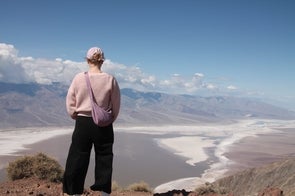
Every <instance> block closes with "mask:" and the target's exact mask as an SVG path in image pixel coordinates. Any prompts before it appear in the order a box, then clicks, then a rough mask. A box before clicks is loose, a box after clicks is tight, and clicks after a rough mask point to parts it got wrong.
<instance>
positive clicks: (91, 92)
mask: <svg viewBox="0 0 295 196" xmlns="http://www.w3.org/2000/svg"><path fill="white" fill-rule="evenodd" d="M84 74H85V79H86V84H87V88H88V93H89V97H90V100H91V103H92V104H93V103H95V99H94V94H93V91H92V89H91V84H90V79H89V75H88V72H84Z"/></svg>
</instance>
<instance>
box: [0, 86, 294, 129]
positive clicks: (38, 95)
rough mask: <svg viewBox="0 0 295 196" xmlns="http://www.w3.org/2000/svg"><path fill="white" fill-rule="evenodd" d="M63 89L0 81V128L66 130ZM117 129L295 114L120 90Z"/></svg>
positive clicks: (217, 99)
mask: <svg viewBox="0 0 295 196" xmlns="http://www.w3.org/2000/svg"><path fill="white" fill-rule="evenodd" d="M67 89H68V86H67V85H64V84H61V83H53V84H51V85H41V84H37V83H29V84H12V83H4V82H0V109H1V120H0V128H13V127H15V128H19V127H34V126H68V125H72V124H73V120H71V119H70V117H69V116H68V114H67V113H66V108H65V97H66V94H67ZM121 105H122V106H121V111H120V114H119V118H118V120H117V121H116V123H117V124H120V125H127V126H129V125H151V126H152V125H159V124H164V125H165V124H169V125H171V124H178V125H179V124H184V125H185V124H197V123H200V122H202V123H214V122H232V121H234V120H238V119H245V118H267V119H295V112H293V111H289V110H287V109H285V108H281V107H278V106H274V105H271V104H268V103H265V102H263V101H260V100H255V99H251V98H244V97H231V96H208V97H204V96H192V95H184V94H167V93H160V92H141V91H137V90H134V89H128V88H125V89H121Z"/></svg>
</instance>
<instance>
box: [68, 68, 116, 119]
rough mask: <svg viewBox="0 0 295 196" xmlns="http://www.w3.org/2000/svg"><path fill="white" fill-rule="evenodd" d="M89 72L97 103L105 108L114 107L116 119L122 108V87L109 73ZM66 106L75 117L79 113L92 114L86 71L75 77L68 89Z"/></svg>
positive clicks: (83, 114) (74, 117) (82, 114)
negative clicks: (120, 87)
mask: <svg viewBox="0 0 295 196" xmlns="http://www.w3.org/2000/svg"><path fill="white" fill-rule="evenodd" d="M88 74H89V77H90V83H91V88H92V91H93V93H94V96H95V100H96V102H97V104H98V105H99V106H101V107H103V108H105V109H107V108H112V110H113V115H114V120H115V119H116V118H117V117H118V114H119V110H120V89H119V85H118V83H117V81H116V79H115V78H114V77H113V76H111V75H109V74H107V73H91V72H89V73H88ZM66 106H67V112H68V114H69V115H70V116H71V117H72V118H73V119H76V116H77V115H81V116H91V102H90V97H89V94H88V89H87V84H86V80H85V74H84V72H83V73H78V74H77V75H76V76H75V77H74V79H73V81H72V84H71V86H70V87H69V90H68V94H67V98H66Z"/></svg>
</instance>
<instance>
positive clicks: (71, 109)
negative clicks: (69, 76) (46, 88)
mask: <svg viewBox="0 0 295 196" xmlns="http://www.w3.org/2000/svg"><path fill="white" fill-rule="evenodd" d="M66 108H67V112H68V114H69V115H70V116H71V118H72V119H76V117H77V113H76V110H77V108H76V95H75V79H74V80H73V81H72V83H71V85H70V87H69V89H68V93H67V97H66Z"/></svg>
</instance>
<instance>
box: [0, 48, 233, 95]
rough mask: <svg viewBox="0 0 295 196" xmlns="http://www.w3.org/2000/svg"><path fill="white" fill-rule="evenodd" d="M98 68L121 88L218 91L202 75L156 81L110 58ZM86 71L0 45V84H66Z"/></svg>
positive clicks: (79, 64) (68, 62)
mask: <svg viewBox="0 0 295 196" xmlns="http://www.w3.org/2000/svg"><path fill="white" fill-rule="evenodd" d="M102 69H103V71H105V72H107V73H110V74H112V75H114V76H115V77H116V78H117V80H118V82H119V84H120V87H121V88H133V89H137V90H142V91H161V92H169V93H189V94H193V93H196V92H200V91H208V92H210V91H211V92H217V91H220V89H221V87H220V86H218V84H213V83H209V82H206V80H205V75H204V74H203V73H195V74H193V75H192V76H190V77H184V76H181V75H179V74H173V75H171V76H170V77H169V78H167V79H164V80H159V79H158V78H157V77H156V76H154V75H149V74H146V73H144V72H143V70H142V69H140V68H139V67H136V66H126V65H123V64H120V63H115V62H113V61H111V60H110V59H106V61H105V62H104V65H103V68H102ZM86 70H87V64H86V62H75V61H71V60H63V59H61V58H56V59H53V60H50V59H42V58H33V57H21V56H19V55H18V50H17V49H16V48H15V47H14V46H13V45H10V44H5V43H0V82H9V83H30V82H36V83H39V84H51V83H54V82H60V83H64V84H67V85H68V84H70V82H71V80H72V79H73V77H74V75H75V74H77V73H78V72H82V71H86ZM225 89H229V90H231V91H233V90H235V89H236V87H235V86H233V85H230V86H228V87H225Z"/></svg>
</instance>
